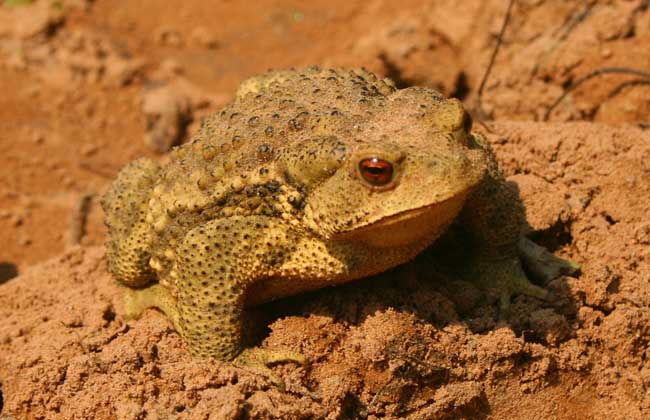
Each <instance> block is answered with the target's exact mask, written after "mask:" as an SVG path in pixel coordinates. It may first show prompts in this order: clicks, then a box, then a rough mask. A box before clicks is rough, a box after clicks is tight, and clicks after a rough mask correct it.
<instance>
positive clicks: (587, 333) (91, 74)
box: [0, 0, 650, 420]
mask: <svg viewBox="0 0 650 420" xmlns="http://www.w3.org/2000/svg"><path fill="white" fill-rule="evenodd" d="M14 3H20V2H17V1H15V0H14V1H9V0H5V1H4V2H3V3H1V4H2V5H0V91H1V92H2V94H0V147H1V150H2V154H1V155H0V177H1V178H2V180H3V181H4V182H2V183H0V232H1V235H0V244H1V245H2V246H1V247H0V419H3V420H4V419H10V418H15V419H22V418H29V419H31V418H38V419H41V418H63V419H68V418H71V419H86V418H101V419H168V418H176V419H258V418H259V419H271V418H281V419H320V418H325V419H355V418H367V419H393V418H407V419H456V418H468V419H470V418H471V419H474V418H485V419H511V418H517V419H519V418H521V419H551V418H556V419H592V418H596V419H600V418H607V419H642V418H648V417H649V416H650V365H649V363H648V358H650V350H649V349H648V343H649V341H650V267H649V266H650V246H649V245H650V222H648V221H647V212H648V209H649V208H650V207H649V204H648V203H650V131H648V127H650V82H649V81H648V78H644V77H643V74H641V73H636V74H634V73H630V72H627V73H620V72H616V73H606V74H601V75H598V76H595V77H592V78H588V80H587V81H586V82H585V83H582V84H580V85H578V86H577V87H576V88H575V89H572V88H571V86H572V83H575V82H576V81H580V80H581V79H583V78H585V77H588V76H589V75H590V74H593V72H594V71H597V70H599V69H612V68H623V67H625V68H631V69H635V70H638V71H640V72H645V73H647V72H649V71H650V54H648V48H650V11H649V10H648V8H649V3H648V2H647V1H587V2H565V1H559V0H557V1H543V0H542V1H539V0H538V1H523V0H522V1H518V2H517V3H516V5H515V7H514V9H513V13H512V16H511V21H510V24H509V26H508V29H507V31H506V33H505V36H504V44H503V46H502V49H501V51H500V53H499V55H498V57H497V60H496V63H495V66H494V68H493V71H492V74H491V77H490V79H489V81H488V83H487V84H486V86H485V90H484V92H483V97H482V107H481V108H480V109H479V108H478V107H477V91H478V85H479V83H480V80H481V77H482V75H483V73H484V71H485V69H486V66H487V63H488V61H489V58H490V54H491V52H492V50H493V47H494V44H495V40H496V37H497V35H498V33H499V30H500V27H501V22H502V20H503V15H504V12H505V9H506V6H507V2H506V1H492V0H489V1H478V0H477V1H465V2H458V1H444V0H443V1H436V2H430V3H428V2H420V1H401V2H398V4H396V3H395V2H388V1H364V2H354V1H345V2H338V1H334V0H330V1H327V2H325V1H313V2H308V3H307V2H290V1H268V2H265V3H264V7H251V6H250V5H249V6H245V5H244V3H243V2H241V3H240V2H227V1H224V2H218V3H217V2H214V3H213V2H199V1H195V0H188V1H184V2H182V3H173V2H162V1H152V0H143V1H138V2H128V1H117V0H115V1H111V2H108V1H104V0H96V1H83V0H70V1H56V2H51V1H35V2H23V3H28V4H21V5H12V4H14ZM311 64H319V65H322V66H354V67H358V66H365V67H367V68H369V69H371V70H374V71H376V72H379V73H381V74H384V75H389V76H391V77H393V78H394V79H395V80H396V81H397V82H398V84H399V85H400V86H409V85H413V84H418V85H427V86H435V87H437V88H439V89H440V90H442V91H443V92H444V93H445V94H448V95H453V96H457V97H460V98H461V99H463V100H464V101H465V103H466V105H467V107H468V108H469V109H470V110H472V112H473V113H474V115H475V117H476V120H478V121H480V122H479V123H477V124H476V127H477V129H478V130H480V131H482V132H484V133H485V134H486V135H488V138H489V139H490V141H491V142H492V144H493V147H494V148H495V151H496V153H497V155H498V158H499V161H500V163H501V165H502V168H503V170H504V172H505V173H506V175H507V176H508V179H509V180H510V181H512V182H513V183H514V184H513V185H515V186H516V187H517V188H518V189H519V193H520V195H521V197H522V200H523V202H524V204H525V205H526V212H527V219H528V222H529V224H530V229H529V232H528V234H529V235H530V237H531V238H533V239H534V240H536V241H537V242H538V243H540V244H543V245H544V246H546V247H548V248H549V249H551V250H552V251H553V252H555V253H556V254H557V255H561V256H563V257H566V258H570V259H571V260H573V261H576V262H578V263H580V264H581V265H582V267H583V269H582V272H581V274H580V275H579V276H577V277H563V278H560V279H557V280H555V281H553V282H552V283H551V284H549V285H547V288H548V289H549V290H550V291H551V293H552V298H551V299H550V300H549V301H548V302H542V301H539V300H535V299H533V298H526V297H517V298H515V299H514V301H513V308H512V311H511V315H510V317H509V318H508V319H507V320H501V321H499V320H498V319H497V316H496V309H495V308H496V306H495V298H494V296H491V295H490V294H489V293H488V294H485V293H484V292H483V291H480V290H477V289H476V288H475V287H474V286H473V285H472V284H470V283H466V282H463V281H461V280H459V279H457V278H455V277H454V276H453V275H448V273H447V272H446V271H445V270H444V269H442V268H441V267H439V266H438V265H437V264H434V263H432V261H434V260H435V258H434V256H435V249H433V250H430V251H427V252H426V253H425V255H423V256H422V257H421V258H419V259H418V260H416V261H415V262H413V263H411V264H408V265H406V266H404V267H400V268H398V269H395V270H393V271H391V272H389V273H385V274H383V275H381V276H377V277H375V278H372V279H366V280H362V281H358V282H355V283H352V284H349V285H346V286H344V287H339V288H335V289H330V290H323V291H318V292H314V293H310V294H307V295H304V296H300V297H299V298H290V299H286V300H283V301H280V302H276V303H275V304H273V305H266V306H264V307H261V308H259V310H258V311H257V312H259V314H258V316H259V318H260V322H259V325H261V326H262V327H261V328H260V331H259V332H258V333H257V335H256V337H257V345H261V346H264V347H266V348H282V349H291V350H295V351H299V352H302V353H303V354H305V355H306V356H307V357H308V358H309V360H310V361H311V366H310V367H309V368H302V367H297V366H294V365H281V366H277V367H275V368H274V370H275V371H276V373H277V374H278V375H280V376H281V377H282V378H283V379H284V381H285V383H286V391H285V392H282V391H280V390H279V389H277V388H276V387H274V386H273V385H272V384H271V383H270V382H269V380H268V379H267V378H265V377H263V376H260V375H257V374H255V373H254V372H251V371H247V370H244V369H238V368H235V367H233V366H231V365H229V364H227V363H215V362H201V361H195V360H191V359H190V358H189V356H188V355H187V352H186V350H185V347H184V345H183V343H182V342H181V340H180V339H179V337H178V335H177V334H176V333H175V332H174V331H173V329H172V328H171V326H170V324H169V323H168V321H167V320H166V319H165V317H164V316H162V315H161V314H159V313H158V312H155V311H148V312H147V313H146V314H145V316H144V317H143V318H141V319H139V320H137V321H128V322H126V321H125V320H124V319H123V317H122V315H121V310H122V308H121V300H120V297H119V293H118V290H117V288H116V286H115V285H114V283H113V282H112V280H111V278H110V277H109V275H108V274H107V272H106V267H105V259H104V251H103V247H102V244H103V240H104V228H103V225H102V217H103V215H102V213H101V209H100V208H99V205H98V197H99V196H100V195H101V194H102V193H103V192H104V191H105V189H106V188H107V185H108V184H109V183H110V181H111V179H112V177H114V176H115V174H116V173H117V171H118V170H119V168H120V167H121V166H122V165H124V164H125V163H127V162H128V161H130V160H131V159H133V158H134V157H137V156H142V155H146V156H149V157H153V158H156V159H159V160H160V161H164V160H165V151H166V150H167V149H168V148H169V146H170V145H171V144H173V143H174V142H179V141H185V140H187V139H188V138H189V137H190V136H191V134H192V132H193V131H194V130H195V129H196V127H197V125H198V123H199V121H200V118H201V116H203V115H205V114H207V113H210V112H213V111H215V110H217V109H219V107H220V106H222V105H223V104H225V103H226V102H227V101H228V100H229V99H230V98H231V97H232V95H233V93H234V90H235V88H236V86H237V84H238V83H239V82H240V81H241V80H242V79H244V78H246V77H248V76H250V75H253V74H256V73H259V72H261V71H263V70H265V69H267V68H285V67H291V66H296V67H299V66H307V65H311ZM564 92H568V94H567V95H566V97H564V98H563V99H562V100H561V101H560V102H558V103H557V104H556V102H557V99H558V98H560V96H561V95H562V94H563V93H564ZM266 326H268V328H266Z"/></svg>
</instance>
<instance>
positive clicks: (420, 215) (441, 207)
mask: <svg viewBox="0 0 650 420" xmlns="http://www.w3.org/2000/svg"><path fill="white" fill-rule="evenodd" d="M466 197H467V193H460V194H456V195H453V196H451V197H449V198H447V199H445V200H442V201H439V202H437V203H434V204H429V205H426V206H422V207H416V208H414V209H409V210H404V211H401V212H399V213H397V214H393V215H390V216H386V217H383V218H381V219H378V220H376V221H374V222H371V223H369V224H367V225H365V226H361V227H357V228H354V229H351V230H348V231H345V232H341V233H338V234H336V235H335V236H334V237H333V238H332V239H333V240H345V239H349V238H352V237H356V236H359V235H363V234H364V233H371V232H373V231H377V230H390V229H392V228H393V227H401V226H404V225H405V224H408V223H411V222H412V223H419V222H421V223H422V224H421V225H420V226H417V229H418V230H420V231H421V232H422V234H423V235H426V234H427V233H429V232H430V231H435V230H438V228H439V226H440V225H446V224H447V223H449V222H450V219H454V218H455V217H456V216H457V214H458V212H459V211H460V209H461V208H462V206H463V204H464V203H465V198H466ZM400 225H401V226H400ZM396 233H399V229H398V232H396Z"/></svg>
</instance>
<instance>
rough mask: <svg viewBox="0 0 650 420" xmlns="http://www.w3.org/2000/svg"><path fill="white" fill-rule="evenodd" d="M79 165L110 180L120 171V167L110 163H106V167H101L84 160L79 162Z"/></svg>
mask: <svg viewBox="0 0 650 420" xmlns="http://www.w3.org/2000/svg"><path fill="white" fill-rule="evenodd" d="M78 165H79V168H81V169H83V170H84V171H88V172H91V173H93V174H95V175H99V176H101V177H102V178H106V179H110V180H112V179H114V178H115V176H116V175H117V173H118V171H119V168H115V167H113V166H110V165H104V167H100V166H97V165H91V164H90V163H88V162H83V161H82V162H79V164H78Z"/></svg>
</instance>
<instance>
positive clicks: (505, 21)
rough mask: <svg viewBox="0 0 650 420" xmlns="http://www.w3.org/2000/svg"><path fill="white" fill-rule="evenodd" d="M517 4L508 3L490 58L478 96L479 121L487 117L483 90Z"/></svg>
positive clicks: (513, 0)
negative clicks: (484, 109) (484, 108)
mask: <svg viewBox="0 0 650 420" xmlns="http://www.w3.org/2000/svg"><path fill="white" fill-rule="evenodd" d="M514 4H515V0H510V2H509V3H508V9H507V10H506V15H505V16H504V18H503V24H502V25H501V31H500V32H499V36H498V37H497V43H496V45H495V46H494V50H492V56H491V57H490V62H489V63H488V66H487V68H486V69H485V73H483V79H482V80H481V84H480V85H479V87H478V93H477V94H476V111H477V112H478V116H479V119H483V118H484V117H485V113H484V112H483V103H482V101H483V89H485V84H486V83H487V81H488V78H489V77H490V73H491V72H492V67H493V66H494V61H495V60H496V58H497V54H498V53H499V49H500V48H501V44H502V43H503V34H504V33H505V32H506V28H507V27H508V22H509V21H510V14H511V12H512V6H513V5H514Z"/></svg>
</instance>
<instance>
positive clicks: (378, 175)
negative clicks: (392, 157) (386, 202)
mask: <svg viewBox="0 0 650 420" xmlns="http://www.w3.org/2000/svg"><path fill="white" fill-rule="evenodd" d="M359 172H360V173H361V176H362V177H363V179H364V180H366V182H368V183H369V184H371V185H374V186H377V187H381V186H383V185H386V184H388V183H389V182H390V181H392V180H393V165H392V164H391V163H390V162H388V161H386V160H383V159H380V158H377V157H371V158H366V159H362V160H361V161H360V162H359Z"/></svg>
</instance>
